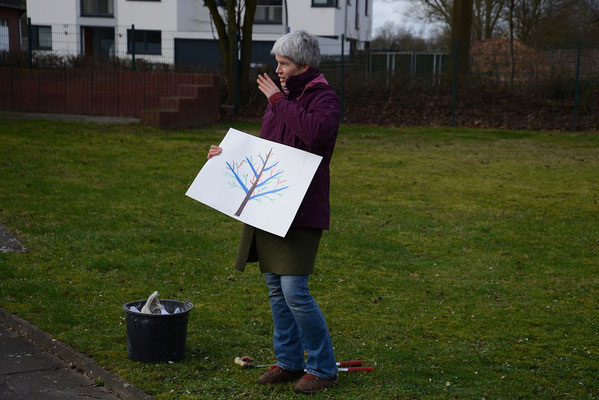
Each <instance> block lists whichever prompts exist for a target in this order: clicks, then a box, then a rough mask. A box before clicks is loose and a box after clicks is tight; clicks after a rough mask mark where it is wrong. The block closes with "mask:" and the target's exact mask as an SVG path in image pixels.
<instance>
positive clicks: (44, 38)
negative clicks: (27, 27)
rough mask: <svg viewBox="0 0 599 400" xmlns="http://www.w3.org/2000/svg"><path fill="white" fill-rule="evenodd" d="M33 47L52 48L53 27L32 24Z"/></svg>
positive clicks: (35, 48) (38, 48)
mask: <svg viewBox="0 0 599 400" xmlns="http://www.w3.org/2000/svg"><path fill="white" fill-rule="evenodd" d="M31 49H32V50H52V27H51V26H41V25H31Z"/></svg>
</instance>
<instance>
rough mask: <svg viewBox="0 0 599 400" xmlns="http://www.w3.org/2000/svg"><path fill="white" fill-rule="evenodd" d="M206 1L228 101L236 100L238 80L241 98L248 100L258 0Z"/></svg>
mask: <svg viewBox="0 0 599 400" xmlns="http://www.w3.org/2000/svg"><path fill="white" fill-rule="evenodd" d="M204 4H205V5H206V7H208V9H209V10H210V17H211V18H212V22H213V23H214V27H215V28H216V32H217V33H218V41H219V46H220V52H221V56H222V58H223V67H224V73H225V77H226V79H227V83H228V85H227V86H228V97H229V101H230V102H233V100H234V99H235V85H234V82H235V81H236V80H237V82H238V84H239V92H240V97H241V99H242V101H245V99H246V98H247V90H248V83H249V74H250V62H251V59H252V31H253V26H254V16H255V15H256V6H257V4H258V0H204ZM239 41H241V45H240V46H239V54H240V59H239V64H238V66H239V68H237V71H236V68H235V66H236V64H237V57H238V53H237V50H238V44H239ZM236 72H237V76H236V75H235V73H236Z"/></svg>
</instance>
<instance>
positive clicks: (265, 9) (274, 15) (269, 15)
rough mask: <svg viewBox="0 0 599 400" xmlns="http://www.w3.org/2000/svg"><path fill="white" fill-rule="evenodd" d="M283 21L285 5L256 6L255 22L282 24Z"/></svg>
mask: <svg viewBox="0 0 599 400" xmlns="http://www.w3.org/2000/svg"><path fill="white" fill-rule="evenodd" d="M282 23H283V6H260V5H259V6H256V15H255V17H254V24H268V25H274V24H276V25H280V24H282Z"/></svg>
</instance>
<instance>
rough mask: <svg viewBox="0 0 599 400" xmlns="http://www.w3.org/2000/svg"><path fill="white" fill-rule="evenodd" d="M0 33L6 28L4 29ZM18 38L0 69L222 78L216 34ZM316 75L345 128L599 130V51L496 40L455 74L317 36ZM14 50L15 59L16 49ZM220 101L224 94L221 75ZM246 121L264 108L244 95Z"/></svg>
mask: <svg viewBox="0 0 599 400" xmlns="http://www.w3.org/2000/svg"><path fill="white" fill-rule="evenodd" d="M0 28H2V27H0ZM23 31H25V32H24V33H25V34H24V35H19V37H14V34H13V35H12V36H11V34H10V32H9V31H8V30H7V29H0V65H2V66H13V67H28V68H39V69H119V70H131V71H136V70H137V71H160V72H172V71H183V72H214V73H218V74H222V71H223V67H222V58H221V55H220V49H219V44H218V40H217V38H216V36H215V34H214V33H212V32H182V31H165V30H162V31H159V30H146V29H136V27H135V25H131V26H115V27H98V26H80V25H68V24H53V25H36V24H35V21H30V22H29V24H27V28H26V29H23ZM282 34H283V33H282V32H275V33H273V34H262V35H256V34H255V35H254V37H253V39H254V40H253V43H252V75H251V77H250V82H254V81H255V75H256V74H257V73H258V72H263V71H266V72H270V73H274V70H275V68H276V64H275V60H274V57H273V56H271V55H270V49H271V48H272V45H273V43H274V42H275V41H276V39H278V37H280V36H281V35H282ZM319 41H320V47H321V55H322V62H321V66H320V69H321V71H322V72H323V74H324V75H325V76H326V78H327V80H328V81H329V82H330V83H331V85H332V86H333V87H334V88H335V89H336V90H337V91H338V93H339V95H340V98H341V101H342V104H343V118H344V120H345V121H347V122H355V123H373V124H386V125H414V126H482V127H501V128H533V129H559V130H580V129H585V130H597V129H599V85H598V83H599V48H598V47H596V46H591V45H588V44H585V43H583V42H579V43H572V44H569V45H560V46H554V45H551V44H548V43H543V44H524V43H521V42H519V41H514V42H513V43H512V44H510V41H509V40H507V39H501V38H495V39H489V40H485V41H480V42H475V43H473V44H472V47H471V51H470V65H469V72H468V74H466V75H464V76H457V75H456V74H455V71H453V65H454V64H453V59H452V51H451V47H452V46H451V45H450V44H449V43H444V42H439V41H436V42H433V41H431V42H424V41H421V40H419V41H415V42H414V43H404V45H403V47H402V48H401V49H400V50H388V49H359V48H358V45H357V43H356V42H355V41H351V40H344V39H342V38H328V37H326V38H325V37H320V38H319ZM16 42H18V43H19V44H20V47H19V49H18V50H16V51H15V49H14V47H13V45H14V43H16ZM221 82H223V85H222V91H223V101H224V99H225V93H226V88H225V85H227V82H226V80H225V79H224V77H223V76H221ZM250 92H251V93H253V95H250V104H249V105H247V106H245V107H243V108H242V109H241V110H240V115H242V116H244V117H258V116H259V115H260V114H261V113H262V112H263V110H264V106H265V100H264V99H263V98H262V97H263V96H260V95H259V94H257V93H256V92H257V89H256V88H255V87H254V88H252V90H250Z"/></svg>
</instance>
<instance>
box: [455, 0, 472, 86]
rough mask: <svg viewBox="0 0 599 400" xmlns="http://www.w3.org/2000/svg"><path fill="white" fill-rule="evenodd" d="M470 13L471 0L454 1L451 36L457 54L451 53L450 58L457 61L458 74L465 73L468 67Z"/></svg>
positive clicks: (470, 32)
mask: <svg viewBox="0 0 599 400" xmlns="http://www.w3.org/2000/svg"><path fill="white" fill-rule="evenodd" d="M472 14H473V12H472V0H455V1H454V3H453V20H452V37H453V39H454V40H455V41H456V43H457V46H454V47H455V48H456V49H457V54H453V57H452V59H453V60H454V62H456V63H457V73H458V76H463V75H465V74H466V73H467V72H468V68H469V61H470V41H471V37H472ZM452 51H453V49H452Z"/></svg>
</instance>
